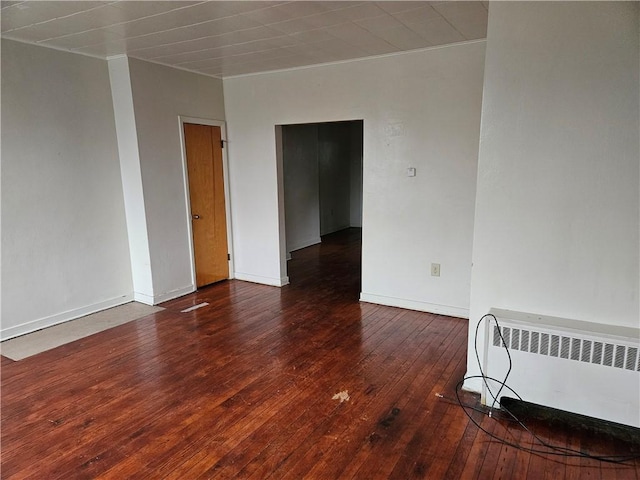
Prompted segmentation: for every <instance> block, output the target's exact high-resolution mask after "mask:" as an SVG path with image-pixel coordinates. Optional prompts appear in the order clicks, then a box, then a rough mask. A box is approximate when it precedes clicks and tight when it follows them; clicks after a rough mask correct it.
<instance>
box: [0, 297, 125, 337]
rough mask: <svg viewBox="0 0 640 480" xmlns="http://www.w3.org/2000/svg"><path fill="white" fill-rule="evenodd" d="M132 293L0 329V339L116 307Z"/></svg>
mask: <svg viewBox="0 0 640 480" xmlns="http://www.w3.org/2000/svg"><path fill="white" fill-rule="evenodd" d="M133 299H134V298H133V295H132V294H127V295H123V296H120V297H115V298H111V299H109V300H105V301H103V302H98V303H94V304H91V305H87V306H84V307H80V308H75V309H73V310H68V311H66V312H62V313H56V314H55V315H50V316H48V317H43V318H39V319H38V320H33V321H31V322H27V323H23V324H21V325H16V326H15V327H10V328H6V329H2V330H0V341H2V340H9V339H10V338H14V337H19V336H20V335H25V334H27V333H31V332H35V331H36V330H42V329H43V328H47V327H52V326H54V325H58V324H60V323H64V322H68V321H69V320H75V319H76V318H80V317H84V316H85V315H89V314H91V313H96V312H99V311H101V310H106V309H107V308H112V307H117V306H119V305H124V304H125V303H129V302H131V301H133Z"/></svg>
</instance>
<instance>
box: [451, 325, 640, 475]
mask: <svg viewBox="0 0 640 480" xmlns="http://www.w3.org/2000/svg"><path fill="white" fill-rule="evenodd" d="M487 318H493V321H494V322H495V324H496V327H497V332H498V335H499V336H500V341H501V343H502V346H503V347H504V349H505V351H506V353H507V357H508V360H509V368H508V369H507V373H506V375H505V377H504V379H503V380H497V379H495V378H492V377H489V376H487V375H485V373H484V371H483V370H482V362H481V361H480V354H479V352H478V331H479V328H480V324H481V323H482V322H483V321H484V320H485V319H487ZM474 350H475V355H476V360H477V362H478V368H479V369H480V375H471V376H465V377H464V378H463V379H462V380H460V381H459V382H458V383H457V385H456V387H455V393H456V399H457V401H458V404H459V405H460V407H462V410H463V412H464V413H465V415H467V417H468V418H469V420H471V422H472V423H473V424H474V425H475V426H476V427H478V428H479V429H480V430H481V431H482V432H484V433H485V434H487V435H489V436H490V437H491V438H493V439H495V440H497V441H499V442H500V443H502V444H504V445H507V446H510V447H512V448H516V449H518V450H522V451H526V452H529V453H533V454H542V455H555V456H561V457H580V458H590V459H594V460H599V461H602V462H609V463H615V464H627V463H626V462H629V461H631V460H635V459H638V458H640V455H592V454H589V453H587V452H582V451H580V450H575V449H572V448H568V447H562V446H558V445H553V444H551V443H549V442H546V441H545V440H543V439H541V438H540V437H539V436H538V435H536V434H535V433H533V432H532V431H531V430H530V429H529V428H528V427H527V426H526V425H525V424H524V423H523V422H522V421H520V420H519V419H518V418H517V417H516V416H515V415H514V414H513V413H512V412H511V411H509V409H507V408H506V407H504V406H503V405H501V410H504V411H505V412H506V413H507V414H508V415H509V416H511V417H512V418H513V419H514V420H515V421H516V422H517V423H518V425H520V426H521V427H522V428H523V429H524V430H525V431H526V432H527V433H529V434H530V435H531V436H532V437H533V438H534V439H535V440H536V441H537V442H539V443H540V444H541V445H542V446H543V447H545V448H547V449H548V450H541V449H538V448H534V447H524V446H522V445H519V444H517V443H513V442H510V441H508V440H506V439H505V438H502V437H499V436H497V435H494V434H493V433H492V432H489V431H487V430H486V429H485V428H483V427H482V426H481V425H480V424H479V423H478V422H477V421H476V420H475V419H474V418H473V417H472V416H471V414H470V413H469V412H468V411H467V409H468V408H470V407H469V405H465V404H464V403H463V402H462V400H461V399H460V389H461V387H462V385H463V383H464V382H465V381H466V380H470V379H473V378H481V379H482V381H483V383H484V385H485V387H486V388H487V391H488V392H489V394H490V395H491V397H492V399H493V403H492V404H491V406H490V407H489V412H488V414H489V417H492V411H493V406H494V405H495V403H496V401H498V403H499V400H498V398H500V393H501V392H502V391H503V390H504V389H505V388H506V389H508V390H510V391H511V392H512V393H513V394H514V395H516V396H517V397H518V399H519V400H522V397H520V395H518V393H517V392H516V391H515V390H513V389H512V388H511V387H509V385H507V379H508V377H509V375H510V374H511V369H512V366H513V361H512V359H511V354H510V353H509V347H508V346H507V344H506V342H505V341H504V338H503V336H502V329H501V328H500V324H499V323H498V320H497V318H496V317H495V316H494V315H492V314H486V315H484V316H483V317H482V318H481V319H480V321H479V322H478V324H477V325H476V331H475V337H474ZM489 381H492V382H496V383H498V384H499V385H500V388H499V389H498V391H497V392H496V394H495V395H494V394H493V392H492V391H491V388H490V386H489V383H488V382H489ZM471 408H473V409H474V410H476V411H478V409H477V408H474V407H471Z"/></svg>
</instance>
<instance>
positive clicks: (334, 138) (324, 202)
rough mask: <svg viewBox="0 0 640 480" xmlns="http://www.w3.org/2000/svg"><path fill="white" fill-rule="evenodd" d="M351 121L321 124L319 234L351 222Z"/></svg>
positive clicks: (346, 226)
mask: <svg viewBox="0 0 640 480" xmlns="http://www.w3.org/2000/svg"><path fill="white" fill-rule="evenodd" d="M350 155H351V123H350V122H335V123H321V124H320V125H318V173H319V181H320V234H321V235H327V234H329V233H333V232H337V231H339V230H343V229H345V228H349V226H350V224H351V205H350V203H351V158H350Z"/></svg>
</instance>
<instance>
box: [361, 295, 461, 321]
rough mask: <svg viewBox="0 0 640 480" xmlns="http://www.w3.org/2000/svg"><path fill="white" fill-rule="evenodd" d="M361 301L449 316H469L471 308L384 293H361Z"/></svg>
mask: <svg viewBox="0 0 640 480" xmlns="http://www.w3.org/2000/svg"><path fill="white" fill-rule="evenodd" d="M360 301H361V302H368V303H376V304H378V305H386V306H388V307H399V308H406V309H408V310H417V311H419V312H428V313H435V314H438V315H447V316H448V317H460V318H467V319H468V318H469V309H468V308H460V307H453V306H451V305H439V304H437V303H428V302H421V301H418V300H409V299H406V298H397V297H387V296H384V295H374V294H372V293H364V292H361V293H360Z"/></svg>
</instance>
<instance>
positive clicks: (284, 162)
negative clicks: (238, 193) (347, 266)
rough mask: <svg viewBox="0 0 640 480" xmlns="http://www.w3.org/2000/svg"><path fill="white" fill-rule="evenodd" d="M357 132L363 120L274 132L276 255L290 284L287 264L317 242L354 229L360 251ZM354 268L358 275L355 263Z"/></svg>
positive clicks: (285, 127)
mask: <svg viewBox="0 0 640 480" xmlns="http://www.w3.org/2000/svg"><path fill="white" fill-rule="evenodd" d="M363 128H364V121H363V120H350V121H337V122H322V123H307V124H295V125H279V126H277V127H276V143H277V146H278V148H277V153H278V164H279V166H280V167H281V172H282V177H281V182H280V185H279V188H280V190H281V192H280V199H281V205H282V207H283V208H281V212H280V215H281V222H282V221H283V223H284V225H282V224H281V238H280V241H281V255H282V256H283V257H284V258H285V259H286V260H285V261H284V262H282V263H283V264H284V265H283V266H284V270H283V271H284V272H286V273H287V277H288V279H289V281H290V282H291V283H293V284H295V282H296V279H295V278H291V277H290V274H291V273H292V272H290V271H289V270H290V269H289V268H288V265H287V260H290V259H291V258H292V256H295V255H296V253H295V252H297V251H300V250H302V249H305V248H308V247H311V246H313V245H318V244H322V237H324V236H329V235H332V234H335V233H336V232H341V231H346V230H348V229H355V230H357V232H356V237H357V238H358V239H359V240H358V248H361V238H362V237H361V229H362V171H363V143H364V142H363V133H364V131H363ZM352 236H353V235H352ZM332 244H333V245H335V243H333V242H332ZM351 248H353V246H352V247H351ZM358 258H361V255H360V254H358ZM357 268H358V270H359V271H360V270H361V265H360V262H358V264H357ZM358 273H360V272H358Z"/></svg>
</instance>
